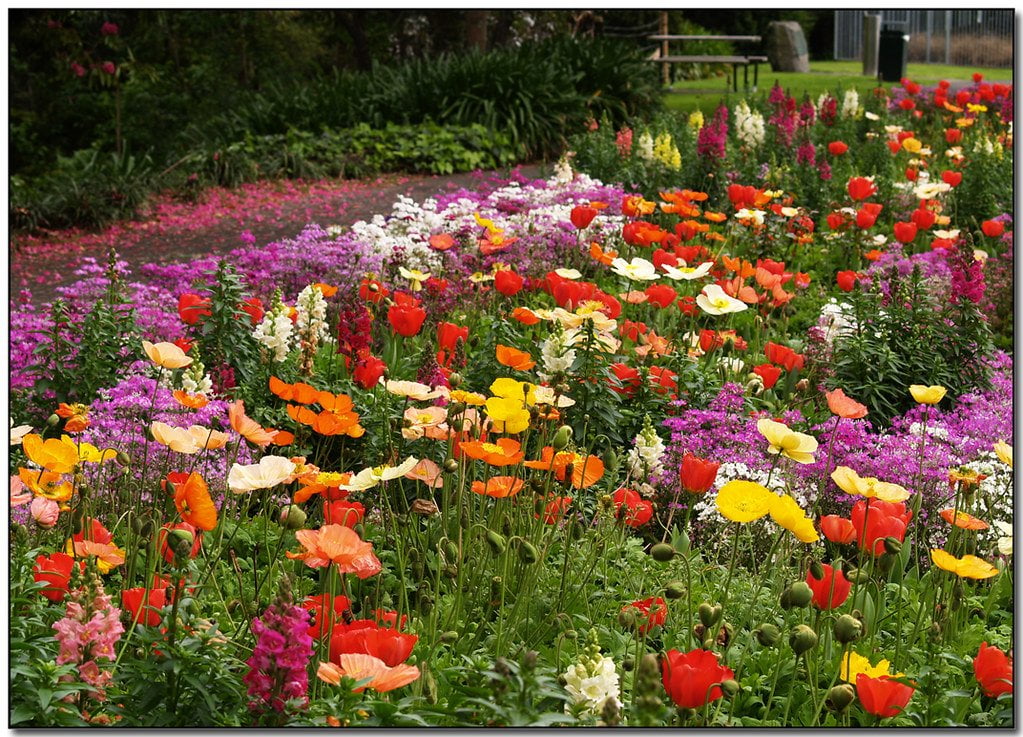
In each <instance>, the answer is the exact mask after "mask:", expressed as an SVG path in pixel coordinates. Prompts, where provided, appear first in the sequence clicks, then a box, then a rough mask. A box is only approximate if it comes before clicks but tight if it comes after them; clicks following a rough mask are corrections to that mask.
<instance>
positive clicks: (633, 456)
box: [627, 416, 665, 481]
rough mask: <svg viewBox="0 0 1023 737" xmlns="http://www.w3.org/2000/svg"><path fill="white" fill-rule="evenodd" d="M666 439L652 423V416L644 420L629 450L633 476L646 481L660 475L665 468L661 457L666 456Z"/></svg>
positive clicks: (630, 467)
mask: <svg viewBox="0 0 1023 737" xmlns="http://www.w3.org/2000/svg"><path fill="white" fill-rule="evenodd" d="M664 450H665V448H664V441H662V440H661V437H660V436H659V435H658V434H657V431H656V430H654V428H653V425H651V424H650V417H649V416H647V417H646V418H645V419H644V421H643V429H642V430H640V431H639V434H638V435H636V438H635V440H633V445H632V448H631V449H630V450H629V455H628V459H627V461H628V464H629V473H630V474H631V475H632V477H633V478H635V479H639V480H640V481H644V480H646V479H647V478H649V477H651V476H658V475H660V473H661V472H662V471H663V470H664V467H663V466H662V465H661V459H662V458H663V457H664Z"/></svg>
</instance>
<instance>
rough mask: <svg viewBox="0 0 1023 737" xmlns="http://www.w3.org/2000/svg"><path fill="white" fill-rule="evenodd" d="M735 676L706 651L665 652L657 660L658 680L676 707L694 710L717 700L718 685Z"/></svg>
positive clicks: (718, 695)
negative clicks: (661, 657) (659, 664)
mask: <svg viewBox="0 0 1023 737" xmlns="http://www.w3.org/2000/svg"><path fill="white" fill-rule="evenodd" d="M734 677H735V673H734V672H733V671H732V669H731V668H729V667H727V666H724V665H721V663H719V662H718V656H717V655H715V654H714V653H713V652H711V651H710V650H690V651H689V652H687V653H683V652H679V651H678V650H669V651H668V652H666V653H665V654H664V658H663V659H662V660H661V680H662V682H663V683H664V690H665V691H667V692H668V695H669V696H670V697H671V700H672V701H674V702H675V705H676V706H680V707H682V708H683V709H698V708H700V707H701V706H703V705H705V704H708V703H710V702H711V701H716V700H717V699H720V698H721V696H722V695H723V692H722V690H721V687H720V686H719V685H716V684H720V683H721V682H722V681H728V680H731V679H732V678H734Z"/></svg>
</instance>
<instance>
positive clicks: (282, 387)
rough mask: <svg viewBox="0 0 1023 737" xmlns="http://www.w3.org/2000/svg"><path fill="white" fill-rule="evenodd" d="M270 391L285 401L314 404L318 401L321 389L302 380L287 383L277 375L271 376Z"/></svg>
mask: <svg viewBox="0 0 1023 737" xmlns="http://www.w3.org/2000/svg"><path fill="white" fill-rule="evenodd" d="M270 391H271V392H273V393H274V394H275V395H277V396H278V397H280V398H281V399H283V400H284V401H285V402H298V403H299V404H312V403H313V402H315V401H316V395H317V394H319V393H320V391H319V389H317V388H316V387H314V386H310V385H309V384H306V383H303V382H301V381H297V382H295V383H294V384H286V383H284V382H283V381H281V380H280V379H278V378H277V377H276V376H271V377H270Z"/></svg>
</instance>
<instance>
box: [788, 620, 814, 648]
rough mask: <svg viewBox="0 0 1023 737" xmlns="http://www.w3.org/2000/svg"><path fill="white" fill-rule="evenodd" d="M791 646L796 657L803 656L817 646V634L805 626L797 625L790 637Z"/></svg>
mask: <svg viewBox="0 0 1023 737" xmlns="http://www.w3.org/2000/svg"><path fill="white" fill-rule="evenodd" d="M789 646H790V647H791V648H792V649H793V650H794V651H795V653H796V655H802V654H803V653H805V652H806V651H807V650H812V649H813V648H815V647H816V646H817V633H816V632H814V631H813V630H812V629H810V628H809V627H807V626H806V625H805V624H800V625H797V626H796V627H795V628H794V629H793V630H792V633H791V634H790V635H789Z"/></svg>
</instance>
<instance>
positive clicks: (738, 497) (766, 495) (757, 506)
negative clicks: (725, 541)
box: [717, 480, 777, 524]
mask: <svg viewBox="0 0 1023 737" xmlns="http://www.w3.org/2000/svg"><path fill="white" fill-rule="evenodd" d="M775 499H777V496H776V495H775V494H772V493H771V492H770V491H769V490H768V489H767V488H766V487H764V486H761V485H760V484H757V483H754V482H752V481H738V480H737V481H729V482H728V483H727V484H725V485H724V486H722V487H721V489H720V491H718V496H717V507H718V511H719V512H720V513H721V515H722V516H723V517H725V518H727V519H730V520H732V522H740V523H743V524H745V523H747V522H752V521H753V520H757V519H760V518H761V517H763V516H764V515H765V514H767V513H768V512H770V511H771V504H772V503H773V502H774V500H775Z"/></svg>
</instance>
